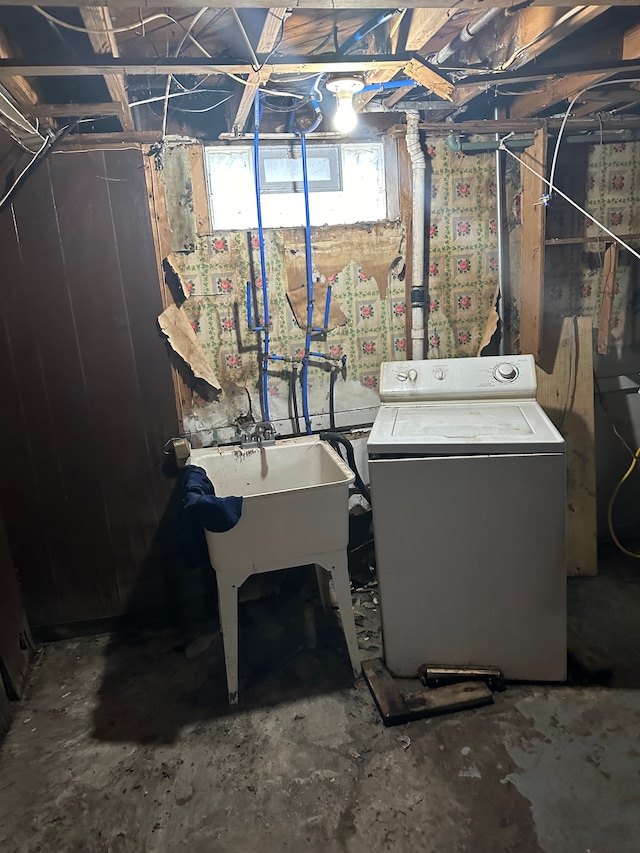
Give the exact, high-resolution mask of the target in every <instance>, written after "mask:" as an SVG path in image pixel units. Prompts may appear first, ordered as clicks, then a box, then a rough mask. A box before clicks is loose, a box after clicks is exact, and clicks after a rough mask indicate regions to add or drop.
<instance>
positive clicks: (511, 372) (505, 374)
mask: <svg viewBox="0 0 640 853" xmlns="http://www.w3.org/2000/svg"><path fill="white" fill-rule="evenodd" d="M493 375H494V376H495V377H496V379H498V380H499V381H500V382H513V380H514V379H515V378H516V376H517V375H518V368H517V367H516V366H515V364H511V363H510V362H508V361H504V362H503V363H502V364H499V365H498V366H497V367H496V369H495V370H494V372H493Z"/></svg>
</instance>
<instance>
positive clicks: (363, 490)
mask: <svg viewBox="0 0 640 853" xmlns="http://www.w3.org/2000/svg"><path fill="white" fill-rule="evenodd" d="M320 440H321V441H326V442H327V443H328V444H330V445H331V446H332V447H333V449H334V450H335V451H336V452H337V453H340V450H339V447H340V445H342V447H344V449H345V451H346V453H347V463H348V465H349V468H351V470H352V471H353V473H354V474H355V475H356V488H357V489H358V491H359V492H360V494H361V495H362V497H363V498H364V499H365V500H366V502H367V503H368V504H369V506H371V492H370V491H369V488H368V486H367V485H366V484H365V482H364V480H363V479H362V477H361V476H360V472H359V471H358V466H357V465H356V457H355V453H354V452H353V445H352V444H351V442H350V441H349V439H348V438H345V437H344V436H343V435H342V434H341V433H339V432H321V433H320Z"/></svg>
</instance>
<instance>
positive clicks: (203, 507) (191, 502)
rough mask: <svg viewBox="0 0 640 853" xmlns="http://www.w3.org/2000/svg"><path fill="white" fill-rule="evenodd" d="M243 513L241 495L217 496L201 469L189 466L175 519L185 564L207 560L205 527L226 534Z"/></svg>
mask: <svg viewBox="0 0 640 853" xmlns="http://www.w3.org/2000/svg"><path fill="white" fill-rule="evenodd" d="M241 515H242V498H241V497H236V496H235V495H232V496H230V497H226V498H219V497H218V496H217V495H216V493H215V489H214V487H213V483H212V482H211V480H210V479H209V478H208V477H207V472H206V471H205V470H204V468H200V467H198V466H197V465H188V466H187V467H186V468H185V470H184V477H183V481H182V510H181V512H180V516H179V519H178V545H179V548H180V551H181V553H182V556H183V558H184V560H185V562H186V563H187V565H189V566H192V567H196V566H200V565H203V564H206V563H208V561H209V555H208V551H207V542H206V539H205V535H204V531H205V528H206V529H207V530H210V531H211V532H212V533H225V532H226V531H227V530H231V528H232V527H235V526H236V524H237V523H238V521H239V520H240V516H241Z"/></svg>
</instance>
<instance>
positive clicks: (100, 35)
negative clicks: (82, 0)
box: [80, 6, 134, 130]
mask: <svg viewBox="0 0 640 853" xmlns="http://www.w3.org/2000/svg"><path fill="white" fill-rule="evenodd" d="M80 14H81V15H82V20H83V21H84V25H85V27H86V28H87V29H88V30H103V31H104V32H90V33H88V36H89V41H90V42H91V47H92V48H93V50H94V52H95V53H98V54H105V55H107V56H109V55H110V56H113V57H116V58H117V57H119V56H120V51H119V50H118V43H117V41H116V37H115V35H114V33H113V32H112V30H113V23H112V22H111V14H110V12H109V9H108V8H107V7H106V6H87V7H86V8H81V9H80ZM104 82H105V83H106V85H107V89H108V90H109V94H110V95H111V100H112V101H114V103H118V104H120V105H121V106H122V115H121V116H120V123H121V124H122V129H123V130H133V129H134V124H133V116H132V115H131V109H130V107H129V97H128V95H127V89H126V86H125V82H124V73H120V74H105V75H104Z"/></svg>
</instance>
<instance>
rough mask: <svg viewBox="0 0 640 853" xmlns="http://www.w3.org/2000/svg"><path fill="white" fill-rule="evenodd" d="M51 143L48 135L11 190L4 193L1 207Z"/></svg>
mask: <svg viewBox="0 0 640 853" xmlns="http://www.w3.org/2000/svg"><path fill="white" fill-rule="evenodd" d="M51 144H52V140H51V139H50V138H49V137H48V136H47V137H46V138H45V140H44V142H43V143H42V146H41V147H40V149H39V150H38V151H37V152H36V153H35V154H34V155H33V157H32V158H31V160H30V161H29V162H28V163H27V165H26V166H25V167H24V169H23V170H22V171H21V172H20V174H19V175H18V177H17V178H16V179H15V181H14V182H13V184H12V185H11V188H10V189H9V190H7V192H6V193H5V194H4V195H3V197H2V198H1V199H0V209H1V208H2V206H3V205H4V203H5V202H6V200H7V199H8V198H9V196H10V195H11V193H12V192H13V191H14V189H15V188H16V187H17V186H18V184H19V183H20V181H21V180H22V178H23V177H24V176H25V175H26V174H27V172H28V171H29V169H30V168H31V167H32V166H33V164H34V163H35V162H36V160H37V159H38V158H39V157H40V155H41V154H43V153H44V149H45V148H46V147H47V146H49V145H51Z"/></svg>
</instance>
